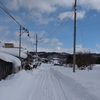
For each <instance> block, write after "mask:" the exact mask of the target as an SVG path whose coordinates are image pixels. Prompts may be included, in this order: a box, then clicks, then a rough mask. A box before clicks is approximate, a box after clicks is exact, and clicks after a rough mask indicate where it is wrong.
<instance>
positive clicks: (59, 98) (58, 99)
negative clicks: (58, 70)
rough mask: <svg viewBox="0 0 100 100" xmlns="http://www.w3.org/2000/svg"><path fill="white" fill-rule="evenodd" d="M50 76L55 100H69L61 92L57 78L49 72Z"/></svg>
mask: <svg viewBox="0 0 100 100" xmlns="http://www.w3.org/2000/svg"><path fill="white" fill-rule="evenodd" d="M50 76H51V80H52V88H53V90H54V94H55V98H56V100H69V99H68V98H67V96H66V94H65V91H64V90H63V88H62V86H61V84H60V81H59V78H57V77H56V76H55V75H54V74H53V73H52V71H51V70H50Z"/></svg>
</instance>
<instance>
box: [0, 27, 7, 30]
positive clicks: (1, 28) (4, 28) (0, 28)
mask: <svg viewBox="0 0 100 100" xmlns="http://www.w3.org/2000/svg"><path fill="white" fill-rule="evenodd" d="M7 29H8V27H6V26H0V31H4V30H7Z"/></svg>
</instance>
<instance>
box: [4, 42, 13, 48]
mask: <svg viewBox="0 0 100 100" xmlns="http://www.w3.org/2000/svg"><path fill="white" fill-rule="evenodd" d="M4 47H5V48H14V44H13V43H5V44H4Z"/></svg>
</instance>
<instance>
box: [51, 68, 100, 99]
mask: <svg viewBox="0 0 100 100" xmlns="http://www.w3.org/2000/svg"><path fill="white" fill-rule="evenodd" d="M51 72H52V74H53V75H54V76H55V77H56V78H58V80H59V83H60V84H61V87H62V90H64V91H65V92H66V96H67V97H68V100H99V99H98V98H97V97H96V96H94V95H93V94H91V93H89V92H87V89H86V88H85V87H83V86H82V85H81V84H79V83H77V82H76V81H75V80H74V79H72V78H70V77H68V76H65V75H63V74H61V73H60V72H59V71H56V70H54V69H53V68H52V69H51Z"/></svg>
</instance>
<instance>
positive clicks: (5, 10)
mask: <svg viewBox="0 0 100 100" xmlns="http://www.w3.org/2000/svg"><path fill="white" fill-rule="evenodd" d="M0 4H1V5H2V6H0V7H1V9H2V10H3V11H4V12H5V13H7V14H8V15H9V16H10V17H11V18H12V19H13V20H14V21H15V22H16V23H17V24H18V25H20V26H21V24H20V23H19V22H18V21H17V20H16V19H15V18H14V17H13V16H12V15H11V14H10V13H9V12H8V10H7V9H6V7H5V6H4V5H3V4H2V3H1V2H0Z"/></svg>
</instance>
